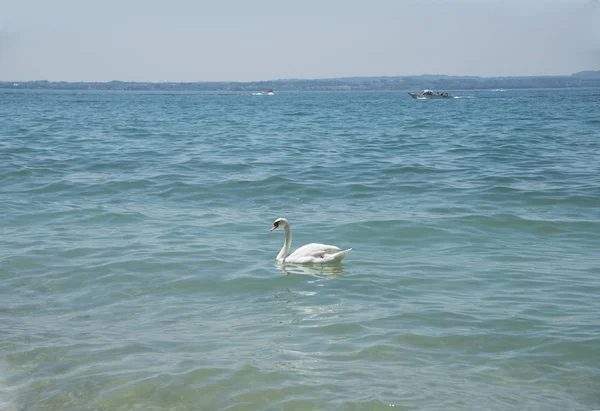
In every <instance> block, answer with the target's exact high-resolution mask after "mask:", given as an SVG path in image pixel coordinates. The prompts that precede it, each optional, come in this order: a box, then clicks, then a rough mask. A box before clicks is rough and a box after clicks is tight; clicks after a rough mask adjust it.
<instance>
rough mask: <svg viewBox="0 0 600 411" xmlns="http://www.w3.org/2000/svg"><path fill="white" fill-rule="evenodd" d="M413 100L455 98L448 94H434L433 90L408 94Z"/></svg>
mask: <svg viewBox="0 0 600 411" xmlns="http://www.w3.org/2000/svg"><path fill="white" fill-rule="evenodd" d="M408 95H409V96H411V97H412V98H417V99H440V98H453V97H452V96H451V95H450V94H448V93H434V92H433V91H431V90H423V92H422V93H408Z"/></svg>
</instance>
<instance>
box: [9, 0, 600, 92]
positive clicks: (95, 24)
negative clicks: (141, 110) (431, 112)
mask: <svg viewBox="0 0 600 411" xmlns="http://www.w3.org/2000/svg"><path fill="white" fill-rule="evenodd" d="M599 69H600V1H599V0H520V1H516V0H455V1H447V0H368V1H367V0H303V1H294V2H292V1H286V0H253V1H248V0H220V1H214V0H211V1H208V0H170V1H166V0H118V1H117V0H51V1H50V0H0V81H27V80H51V81H111V80H122V81H152V82H188V81H189V82H191V81H259V80H274V79H283V78H303V79H315V78H334V77H358V76H404V75H418V74H447V75H473V76H486V77H490V76H528V75H562V74H572V73H575V72H578V71H582V70H599Z"/></svg>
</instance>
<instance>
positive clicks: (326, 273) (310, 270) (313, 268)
mask: <svg viewBox="0 0 600 411" xmlns="http://www.w3.org/2000/svg"><path fill="white" fill-rule="evenodd" d="M276 267H277V268H278V269H280V270H281V271H283V273H284V274H285V275H292V274H303V275H310V276H313V277H336V276H338V275H342V274H344V266H343V265H342V264H282V263H277V264H276Z"/></svg>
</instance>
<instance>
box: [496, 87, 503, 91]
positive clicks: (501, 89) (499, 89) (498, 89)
mask: <svg viewBox="0 0 600 411" xmlns="http://www.w3.org/2000/svg"><path fill="white" fill-rule="evenodd" d="M494 91H504V89H503V88H496V89H494Z"/></svg>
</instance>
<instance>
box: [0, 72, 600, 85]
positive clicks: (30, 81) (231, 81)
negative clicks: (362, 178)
mask: <svg viewBox="0 0 600 411" xmlns="http://www.w3.org/2000/svg"><path fill="white" fill-rule="evenodd" d="M585 72H600V70H581V71H578V72H575V73H571V74H541V75H512V76H478V75H470V74H460V75H455V74H412V75H389V76H377V75H374V76H343V77H316V78H300V77H290V78H279V79H271V80H248V81H241V80H193V81H168V80H161V81H156V80H152V81H140V80H102V81H98V80H48V79H37V80H0V82H1V83H33V82H39V81H46V82H48V83H151V84H165V83H177V84H185V83H269V82H277V81H323V80H344V79H368V78H406V77H469V78H482V79H496V78H498V79H508V78H519V77H520V78H532V77H569V76H573V75H575V74H579V73H585Z"/></svg>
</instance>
